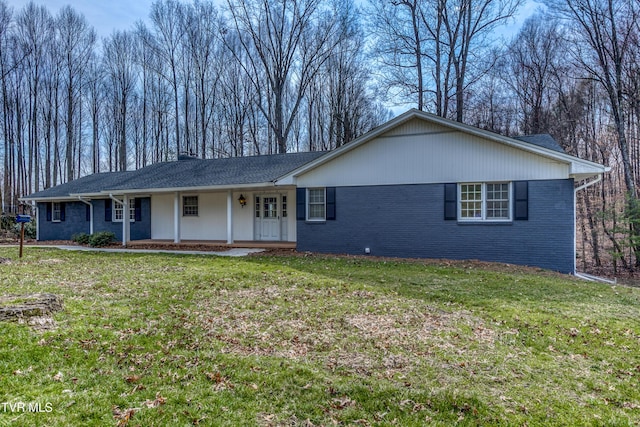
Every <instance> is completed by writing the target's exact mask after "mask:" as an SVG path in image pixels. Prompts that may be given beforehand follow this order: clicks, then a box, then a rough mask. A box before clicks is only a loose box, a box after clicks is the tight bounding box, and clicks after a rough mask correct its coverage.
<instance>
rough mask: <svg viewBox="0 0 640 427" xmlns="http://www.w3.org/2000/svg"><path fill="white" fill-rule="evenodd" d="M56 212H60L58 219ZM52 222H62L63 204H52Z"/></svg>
mask: <svg viewBox="0 0 640 427" xmlns="http://www.w3.org/2000/svg"><path fill="white" fill-rule="evenodd" d="M56 205H58V209H57V210H56ZM56 211H57V212H58V218H57V219H56ZM51 222H62V203H60V202H51Z"/></svg>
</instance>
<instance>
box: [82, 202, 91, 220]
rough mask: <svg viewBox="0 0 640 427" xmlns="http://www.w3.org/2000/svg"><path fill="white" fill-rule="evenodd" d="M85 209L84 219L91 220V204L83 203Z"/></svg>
mask: <svg viewBox="0 0 640 427" xmlns="http://www.w3.org/2000/svg"><path fill="white" fill-rule="evenodd" d="M84 207H85V210H84V212H85V213H84V217H85V218H84V219H85V221H91V206H89V205H84Z"/></svg>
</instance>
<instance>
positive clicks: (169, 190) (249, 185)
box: [100, 182, 274, 197]
mask: <svg viewBox="0 0 640 427" xmlns="http://www.w3.org/2000/svg"><path fill="white" fill-rule="evenodd" d="M271 187H274V183H273V182H257V183H247V184H225V185H204V186H199V187H166V188H132V189H126V190H123V189H119V190H118V189H111V190H104V191H102V192H101V193H100V195H101V196H103V197H104V196H107V195H109V194H127V195H129V194H139V193H149V194H160V193H177V192H195V191H224V190H247V189H251V188H271Z"/></svg>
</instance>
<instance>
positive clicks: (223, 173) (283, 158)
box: [25, 151, 325, 199]
mask: <svg viewBox="0 0 640 427" xmlns="http://www.w3.org/2000/svg"><path fill="white" fill-rule="evenodd" d="M323 154H325V153H324V152H320V151H315V152H308V153H287V154H274V155H267V156H250V157H231V158H224V159H209V160H201V159H188V160H179V161H173V162H162V163H155V164H153V165H150V166H146V167H144V168H142V169H138V170H135V171H127V172H107V173H98V174H93V175H88V176H85V177H83V178H80V179H77V180H74V181H71V182H68V183H66V184H61V185H58V186H56V187H52V188H48V189H46V190H43V191H39V192H37V193H33V194H30V195H29V196H26V197H25V199H39V198H49V197H51V198H56V197H68V196H69V195H70V194H91V193H98V192H100V191H118V190H121V191H124V190H137V189H140V190H149V189H160V188H187V187H212V186H218V185H220V186H227V185H248V184H261V183H267V182H272V181H274V180H276V179H277V178H279V177H281V176H282V175H285V174H287V173H288V172H291V171H293V170H295V169H297V168H299V167H300V166H302V165H304V164H306V163H308V162H310V161H312V160H315V159H317V158H318V157H320V156H322V155H323Z"/></svg>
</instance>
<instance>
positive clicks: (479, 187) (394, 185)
mask: <svg viewBox="0 0 640 427" xmlns="http://www.w3.org/2000/svg"><path fill="white" fill-rule="evenodd" d="M607 171H609V168H607V167H605V166H602V165H600V164H597V163H593V162H590V161H587V160H582V159H579V158H577V157H574V156H571V155H568V154H566V153H565V152H564V151H563V150H562V149H561V148H560V146H559V145H558V144H557V143H556V142H555V141H554V140H553V139H552V138H551V137H550V136H549V135H534V136H528V137H519V138H510V137H505V136H501V135H498V134H495V133H492V132H488V131H485V130H481V129H478V128H475V127H472V126H467V125H464V124H461V123H458V122H454V121H451V120H447V119H444V118H441V117H438V116H435V115H432V114H429V113H425V112H422V111H418V110H410V111H407V112H406V113H404V114H402V115H400V116H398V117H396V118H394V119H392V120H390V121H389V122H387V123H386V124H384V125H382V126H379V127H378V128H376V129H373V130H372V131H370V132H369V133H367V134H366V135H363V136H362V137H360V138H358V139H356V140H354V141H352V142H350V143H349V144H347V145H344V146H342V147H340V148H338V149H336V150H333V151H329V152H309V153H290V154H276V155H268V156H253V157H237V158H225V159H213V160H201V159H193V158H186V159H185V158H180V159H179V160H177V161H172V162H163V163H157V164H153V165H150V166H147V167H144V168H142V169H139V170H136V171H127V172H110V173H98V174H94V175H89V176H86V177H83V178H80V179H78V180H75V181H72V182H69V183H66V184H62V185H58V186H56V187H52V188H49V189H46V190H44V191H40V192H37V193H34V194H31V195H29V196H27V197H25V198H24V199H23V200H25V201H31V202H33V203H35V204H36V205H37V210H36V211H37V217H38V239H39V240H59V239H70V238H71V236H72V235H73V234H76V233H80V232H84V233H93V232H98V231H103V230H108V231H113V232H114V233H115V234H116V235H117V236H118V239H121V240H122V242H123V244H125V245H126V244H127V242H129V241H131V240H140V239H158V240H170V241H173V242H180V241H182V240H207V241H221V242H223V243H224V242H226V243H228V244H232V243H234V242H237V241H243V242H247V244H251V242H256V241H265V240H266V241H281V242H291V243H292V244H295V245H296V247H297V249H298V250H299V251H313V252H324V253H345V254H371V255H379V256H397V257H416V258H449V259H479V260H485V261H498V262H506V263H512V264H522V265H530V266H538V267H542V268H546V269H551V270H556V271H560V272H565V273H573V272H575V242H576V235H575V224H576V220H575V194H576V192H577V191H579V190H580V189H582V188H585V187H586V186H589V185H591V184H593V183H595V182H597V181H598V180H600V179H601V178H602V174H604V173H605V172H607Z"/></svg>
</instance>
